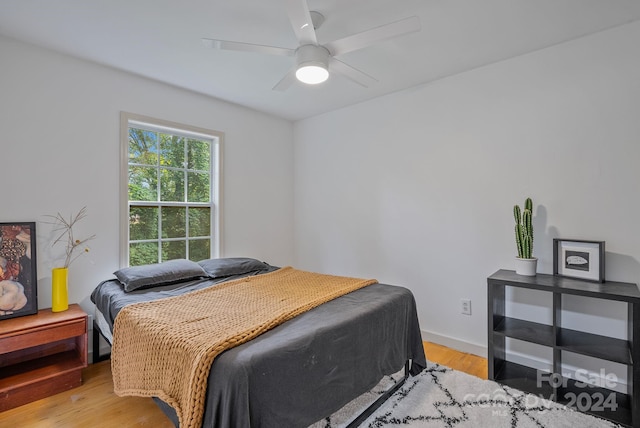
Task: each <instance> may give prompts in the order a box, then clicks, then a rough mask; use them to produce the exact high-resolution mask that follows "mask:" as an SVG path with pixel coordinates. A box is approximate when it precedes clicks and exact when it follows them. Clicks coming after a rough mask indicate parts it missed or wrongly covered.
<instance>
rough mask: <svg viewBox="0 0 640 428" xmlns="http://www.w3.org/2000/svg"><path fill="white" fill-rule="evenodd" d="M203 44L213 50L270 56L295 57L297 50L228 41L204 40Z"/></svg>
mask: <svg viewBox="0 0 640 428" xmlns="http://www.w3.org/2000/svg"><path fill="white" fill-rule="evenodd" d="M202 44H204V45H205V46H206V47H208V48H211V49H223V50H228V51H242V52H258V53H263V54H268V55H281V56H293V55H294V54H295V52H296V51H295V49H288V48H279V47H277V46H264V45H255V44H253V43H242V42H230V41H228V40H218V39H204V38H203V39H202Z"/></svg>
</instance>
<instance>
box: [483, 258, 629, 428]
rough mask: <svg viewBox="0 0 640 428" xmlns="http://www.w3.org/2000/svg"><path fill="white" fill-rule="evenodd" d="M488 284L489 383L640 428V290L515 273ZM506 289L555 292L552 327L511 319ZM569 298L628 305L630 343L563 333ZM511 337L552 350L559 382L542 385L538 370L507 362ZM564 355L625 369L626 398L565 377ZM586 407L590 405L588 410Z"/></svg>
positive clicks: (498, 276)
mask: <svg viewBox="0 0 640 428" xmlns="http://www.w3.org/2000/svg"><path fill="white" fill-rule="evenodd" d="M487 285H488V309H489V310H488V330H489V331H488V332H489V355H488V364H489V379H492V380H495V381H497V382H500V383H503V384H505V385H508V386H511V387H513V388H517V389H520V390H523V391H527V392H531V393H534V394H537V395H541V396H543V397H545V398H549V399H552V400H554V401H557V402H559V403H562V404H567V405H571V406H573V407H577V408H578V410H581V411H585V412H586V413H591V414H594V415H597V416H599V417H602V418H605V419H608V420H611V421H614V422H616V423H620V424H623V425H626V426H629V427H634V428H640V331H636V330H638V329H639V328H640V290H639V289H638V286H637V285H636V284H631V283H625V282H606V283H594V282H589V281H582V280H578V279H571V278H563V277H559V276H554V275H546V274H537V275H536V276H533V277H528V276H522V275H517V274H516V273H515V272H514V271H509V270H499V271H497V272H496V273H494V274H493V275H491V276H490V277H489V278H487ZM506 287H514V288H524V289H530V290H538V291H543V292H548V293H550V294H551V296H552V302H553V303H552V308H551V309H552V318H553V319H552V322H551V324H544V323H538V322H532V321H526V320H521V319H518V318H514V317H507V316H506V311H505V307H506V304H505V289H506ZM565 294H568V295H577V296H583V297H590V298H596V299H603V300H615V301H620V302H624V303H626V304H627V323H628V328H627V333H628V340H623V339H616V338H611V337H607V336H602V335H599V334H594V333H590V332H588V331H579V330H574V329H569V328H564V327H563V326H562V295H565ZM634 326H635V328H634ZM506 338H512V339H516V340H521V341H525V342H529V343H534V344H536V345H540V346H543V347H546V348H548V349H550V350H551V352H552V354H553V358H552V365H553V369H552V372H553V377H554V381H553V382H540V381H539V371H538V370H536V369H534V368H532V367H527V366H524V365H521V364H517V363H514V362H511V361H508V358H507V356H508V355H507V350H506ZM564 352H570V353H574V354H580V355H586V356H589V357H592V358H596V359H599V360H604V361H612V362H615V363H619V364H624V365H626V366H627V385H628V387H627V389H628V390H627V393H626V394H624V393H620V392H617V391H614V390H611V389H607V388H602V387H595V386H592V385H589V386H586V385H585V384H584V383H581V382H579V381H578V380H575V379H571V378H565V377H562V376H561V374H562V356H563V353H564ZM547 375H548V374H547ZM560 380H561V381H560ZM583 394H588V396H584V395H583ZM576 397H578V399H576ZM602 397H604V398H605V399H608V400H609V401H607V402H606V403H607V404H608V405H605V406H600V405H598V406H595V405H594V403H598V402H599V403H600V404H602ZM580 399H582V401H580ZM634 401H636V402H638V404H635V403H634ZM585 403H586V404H589V406H585ZM576 404H577V406H576ZM611 404H613V405H611Z"/></svg>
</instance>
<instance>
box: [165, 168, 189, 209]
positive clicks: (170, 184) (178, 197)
mask: <svg viewBox="0 0 640 428" xmlns="http://www.w3.org/2000/svg"><path fill="white" fill-rule="evenodd" d="M160 200H161V201H168V202H184V172H183V171H175V170H171V169H165V168H160Z"/></svg>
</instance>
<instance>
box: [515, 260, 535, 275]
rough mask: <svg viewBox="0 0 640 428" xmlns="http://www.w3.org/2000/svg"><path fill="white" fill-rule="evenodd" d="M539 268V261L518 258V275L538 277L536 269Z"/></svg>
mask: <svg viewBox="0 0 640 428" xmlns="http://www.w3.org/2000/svg"><path fill="white" fill-rule="evenodd" d="M537 267H538V259H537V258H536V257H533V258H531V259H521V258H518V257H516V273H517V274H518V275H523V276H536V268H537Z"/></svg>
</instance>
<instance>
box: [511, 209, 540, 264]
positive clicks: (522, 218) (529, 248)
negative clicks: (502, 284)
mask: <svg viewBox="0 0 640 428" xmlns="http://www.w3.org/2000/svg"><path fill="white" fill-rule="evenodd" d="M532 213H533V202H532V201H531V198H527V199H526V200H525V201H524V209H523V210H522V211H520V206H518V205H515V206H514V207H513V217H514V219H515V221H516V227H515V234H516V247H517V248H518V257H516V273H517V274H518V275H526V276H535V274H536V267H537V264H538V259H537V258H535V257H533V255H532V253H533V223H532V222H531V217H532Z"/></svg>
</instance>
